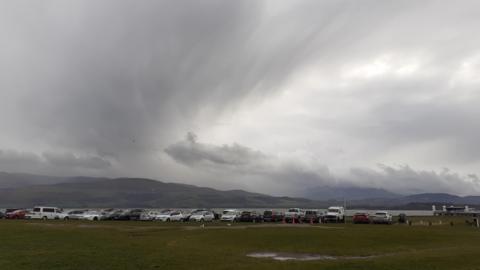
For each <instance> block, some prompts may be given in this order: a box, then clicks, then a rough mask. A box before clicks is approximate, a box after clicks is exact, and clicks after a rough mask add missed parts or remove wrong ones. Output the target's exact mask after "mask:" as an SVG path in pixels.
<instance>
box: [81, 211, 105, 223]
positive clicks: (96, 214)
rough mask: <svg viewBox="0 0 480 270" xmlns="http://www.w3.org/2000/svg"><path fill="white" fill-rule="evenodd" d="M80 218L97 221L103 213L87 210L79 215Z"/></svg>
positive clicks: (101, 217)
mask: <svg viewBox="0 0 480 270" xmlns="http://www.w3.org/2000/svg"><path fill="white" fill-rule="evenodd" d="M80 219H81V220H93V221H97V220H100V219H103V214H102V213H101V212H98V211H87V212H85V213H83V215H81V216H80Z"/></svg>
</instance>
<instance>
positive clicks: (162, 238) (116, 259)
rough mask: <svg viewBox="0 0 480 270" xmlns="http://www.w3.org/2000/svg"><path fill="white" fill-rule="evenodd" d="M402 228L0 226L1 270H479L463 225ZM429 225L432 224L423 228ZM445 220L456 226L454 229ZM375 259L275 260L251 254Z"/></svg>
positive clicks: (472, 234)
mask: <svg viewBox="0 0 480 270" xmlns="http://www.w3.org/2000/svg"><path fill="white" fill-rule="evenodd" d="M422 219H423V220H424V222H423V224H424V225H420V218H418V219H417V220H415V223H414V225H413V226H407V225H391V226H389V225H352V224H346V225H345V224H332V225H331V224H328V225H313V226H311V225H282V224H276V225H273V226H271V225H267V224H256V225H250V224H249V225H245V224H235V225H233V226H227V225H226V224H220V223H209V224H206V226H205V227H204V228H202V227H201V226H200V224H198V223H157V222H76V221H25V220H23V221H22V220H0V241H1V243H0V269H2V270H6V269H49V270H50V269H81V270H88V269H102V270H106V269H342V270H346V269H369V270H374V269H391V270H394V269H411V270H412V269H419V270H428V269H449V270H452V269H456V270H459V269H480V230H479V229H476V228H473V227H470V226H467V225H465V222H464V219H463V218H457V219H454V218H443V220H442V224H441V225H440V223H439V221H440V218H434V217H430V218H422ZM428 221H432V223H433V225H432V226H428V225H425V224H428ZM450 221H454V222H455V223H454V226H451V225H450V224H449V223H450ZM267 251H268V252H288V253H311V254H321V255H331V256H340V257H344V256H370V255H375V256H376V257H372V258H358V259H348V260H347V259H342V258H339V259H337V260H324V261H275V260H272V259H270V258H250V257H247V256H246V254H248V253H250V252H267Z"/></svg>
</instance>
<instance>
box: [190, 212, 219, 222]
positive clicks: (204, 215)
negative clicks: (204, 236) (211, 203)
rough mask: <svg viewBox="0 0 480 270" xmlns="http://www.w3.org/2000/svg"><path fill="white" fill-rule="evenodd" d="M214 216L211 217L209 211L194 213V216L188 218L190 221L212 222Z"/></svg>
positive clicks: (211, 214)
mask: <svg viewBox="0 0 480 270" xmlns="http://www.w3.org/2000/svg"><path fill="white" fill-rule="evenodd" d="M214 218H215V216H214V215H213V213H212V212H210V211H202V212H196V213H195V214H192V215H191V216H190V219H189V220H191V221H201V222H203V221H213V219H214Z"/></svg>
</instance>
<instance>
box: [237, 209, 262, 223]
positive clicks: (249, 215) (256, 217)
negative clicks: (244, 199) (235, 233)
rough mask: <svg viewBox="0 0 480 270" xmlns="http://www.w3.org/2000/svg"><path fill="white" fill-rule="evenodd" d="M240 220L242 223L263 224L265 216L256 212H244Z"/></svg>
mask: <svg viewBox="0 0 480 270" xmlns="http://www.w3.org/2000/svg"><path fill="white" fill-rule="evenodd" d="M238 220H239V221H240V222H262V221H263V216H262V215H260V214H258V213H257V212H255V211H243V212H242V214H240V218H239V219H238Z"/></svg>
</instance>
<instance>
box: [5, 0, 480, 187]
mask: <svg viewBox="0 0 480 270" xmlns="http://www.w3.org/2000/svg"><path fill="white" fill-rule="evenodd" d="M479 13H480V2H479V1H468V0H464V1H427V0H420V1H389V0H387V1H384V0H376V1H369V0H365V1H356V0H351V1H342V0H335V1H327V0H320V1H319V0H311V1H307V0H280V1H279V0H265V1H262V0H255V1H248V0H241V1H224V0H223V1H208V0H201V1H193V0H192V1H189V0H185V1H167V0H165V1H157V0H151V1H150V0H102V1H80V0H71V1H64V0H45V1H35V0H15V1H7V0H5V1H3V0H0V125H1V126H0V128H1V132H0V171H7V172H26V173H36V174H45V175H56V176H77V175H83V176H107V177H123V176H126V177H148V178H153V179H158V180H162V181H167V182H178V183H188V184H194V185H199V186H208V187H214V188H218V189H222V190H226V189H244V190H248V191H255V192H262V193H267V194H273V195H291V196H302V195H303V194H305V192H307V191H308V190H309V189H311V188H315V187H322V186H355V187H373V188H383V189H386V190H388V191H391V192H396V193H400V194H411V193H421V192H449V193H453V194H459V195H474V194H479V192H480V179H479V176H478V175H479V174H480V166H479V165H480V143H479V140H478V138H480V106H479V104H480V88H479V87H480V76H478V75H479V73H480V35H478V29H480V14H479Z"/></svg>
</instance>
